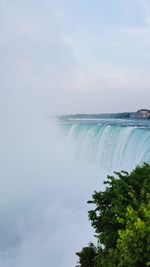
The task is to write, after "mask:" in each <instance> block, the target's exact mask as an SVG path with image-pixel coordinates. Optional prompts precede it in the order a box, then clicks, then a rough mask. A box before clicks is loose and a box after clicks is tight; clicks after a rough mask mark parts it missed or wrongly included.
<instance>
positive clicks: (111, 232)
mask: <svg viewBox="0 0 150 267" xmlns="http://www.w3.org/2000/svg"><path fill="white" fill-rule="evenodd" d="M107 178H108V179H107V181H105V182H104V183H105V184H106V188H105V191H100V192H96V191H95V192H94V194H93V196H92V200H90V201H88V203H91V204H94V206H95V208H94V209H93V210H90V211H89V219H90V220H91V224H92V226H93V227H94V228H95V232H96V236H97V239H98V244H99V247H98V248H97V251H96V255H95V259H94V261H93V260H92V262H94V265H82V262H80V264H81V267H89V266H90V267H91V266H92V267H93V266H94V267H104V266H107V267H141V266H142V267H144V266H148V265H150V165H149V164H146V163H145V164H143V165H142V166H138V167H136V168H135V169H134V170H133V171H132V172H131V173H130V174H129V173H127V172H124V171H121V172H115V176H108V177H107ZM86 248H87V247H86ZM83 250H84V248H83ZM83 250H82V251H81V253H82V252H83ZM77 255H78V256H79V257H80V256H81V254H80V255H79V254H77Z"/></svg>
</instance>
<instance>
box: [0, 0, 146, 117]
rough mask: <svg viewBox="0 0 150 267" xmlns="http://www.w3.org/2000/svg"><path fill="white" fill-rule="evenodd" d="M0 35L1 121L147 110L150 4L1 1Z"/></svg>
mask: <svg viewBox="0 0 150 267" xmlns="http://www.w3.org/2000/svg"><path fill="white" fill-rule="evenodd" d="M0 36H1V38H0V58H1V60H0V102H1V103H0V104H1V113H2V111H3V112H5V115H6V113H7V115H9V113H11V114H13V113H14V114H16V113H17V112H26V111H27V109H28V112H29V113H32V111H33V108H34V109H35V111H36V110H38V111H39V110H40V111H41V113H44V114H45V116H49V115H56V114H70V113H100V112H121V111H135V110H137V109H140V108H149V100H150V88H149V87H150V75H149V73H150V1H149V0H111V1H110V0H109V1H104V0H86V1H85V0H80V1H77V0H55V1H54V0H53V1H52V0H43V1H39V0H36V1H35V0H30V1H29V0H26V1H25V0H22V1H19V0H14V1H11V0H0ZM27 107H28V108H27Z"/></svg>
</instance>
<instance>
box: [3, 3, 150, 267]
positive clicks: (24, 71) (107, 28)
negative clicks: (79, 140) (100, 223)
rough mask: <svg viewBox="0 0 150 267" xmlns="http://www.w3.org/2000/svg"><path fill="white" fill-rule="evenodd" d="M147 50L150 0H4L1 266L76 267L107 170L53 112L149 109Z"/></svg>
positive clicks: (149, 57) (149, 55)
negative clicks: (81, 153) (89, 157)
mask: <svg viewBox="0 0 150 267" xmlns="http://www.w3.org/2000/svg"><path fill="white" fill-rule="evenodd" d="M149 47H150V2H149V1H148V0H147V1H146V0H130V1H129V0H107V1H104V0H103V1H102V0H55V1H54V0H53V1H52V0H42V1H41V0H30V1H29V0H21V1H20V0H13V1H12V0H0V128H1V130H0V148H1V149H0V266H3V267H18V266H19V267H26V266H28V267H33V266H37V267H41V266H45V267H48V266H56V267H70V266H75V265H76V262H77V258H76V257H75V252H76V251H78V250H79V249H80V248H81V247H82V246H84V245H85V244H87V242H89V241H90V240H92V238H93V230H91V228H90V222H89V221H88V218H87V209H89V207H88V208H87V205H86V202H87V200H88V199H90V196H91V195H92V192H93V191H94V190H95V189H96V188H97V187H98V186H100V185H101V183H102V180H103V178H104V176H102V173H101V172H100V171H99V169H97V167H96V166H94V165H90V164H89V163H88V164H87V163H85V164H82V163H81V162H76V160H75V159H74V157H72V156H73V155H72V151H70V147H69V148H68V147H67V145H66V143H65V144H64V143H63V142H62V139H61V138H62V137H60V135H59V133H58V132H57V130H56V129H55V127H54V126H52V125H51V124H50V117H51V116H52V115H57V114H73V113H101V112H121V111H135V110H137V109H139V108H149V100H150V90H149V85H150V75H149V70H150V49H149ZM107 174H108V173H107ZM105 177H106V176H105ZM89 228H90V229H89ZM81 233H82V235H81ZM66 237H67V238H66Z"/></svg>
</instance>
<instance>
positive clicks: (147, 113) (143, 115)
mask: <svg viewBox="0 0 150 267" xmlns="http://www.w3.org/2000/svg"><path fill="white" fill-rule="evenodd" d="M56 117H57V118H58V119H65V120H66V119H150V110H148V109H140V110H138V111H136V112H118V113H99V114H70V115H60V116H56Z"/></svg>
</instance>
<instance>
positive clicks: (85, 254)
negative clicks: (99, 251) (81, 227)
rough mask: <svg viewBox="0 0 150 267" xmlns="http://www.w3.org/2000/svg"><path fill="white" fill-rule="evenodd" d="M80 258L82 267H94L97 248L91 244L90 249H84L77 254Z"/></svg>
mask: <svg viewBox="0 0 150 267" xmlns="http://www.w3.org/2000/svg"><path fill="white" fill-rule="evenodd" d="M76 255H77V256H78V257H79V259H80V260H79V264H80V266H82V267H94V264H95V262H94V261H95V257H96V247H95V246H94V244H93V243H90V244H89V246H88V247H84V248H83V249H82V250H81V251H80V252H76Z"/></svg>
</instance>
